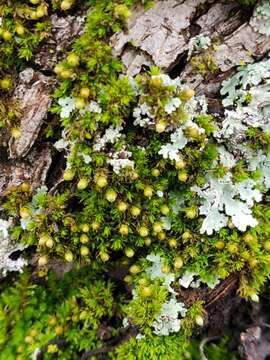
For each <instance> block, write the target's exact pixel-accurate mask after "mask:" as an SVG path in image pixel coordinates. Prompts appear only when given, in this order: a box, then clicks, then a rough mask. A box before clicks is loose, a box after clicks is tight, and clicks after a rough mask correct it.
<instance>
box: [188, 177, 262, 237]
mask: <svg viewBox="0 0 270 360" xmlns="http://www.w3.org/2000/svg"><path fill="white" fill-rule="evenodd" d="M256 185H257V184H256V182H255V181H254V180H251V179H248V180H245V181H242V182H240V183H235V184H234V183H233V182H232V176H231V174H230V173H228V174H226V175H225V176H224V177H223V178H221V179H218V178H214V177H213V176H211V175H209V176H208V181H207V183H206V184H205V185H204V186H203V187H202V188H199V187H198V186H193V188H192V190H193V191H195V192H196V193H197V194H198V195H199V196H200V198H201V206H200V207H199V213H200V214H201V215H205V216H206V217H205V219H204V221H203V224H202V227H201V229H200V232H201V234H203V233H206V234H208V235H212V234H213V232H214V231H219V230H220V229H221V228H222V227H224V226H226V224H227V221H228V220H229V217H230V218H231V220H232V222H233V224H234V225H235V227H236V228H237V229H239V230H240V231H246V229H247V227H248V226H250V227H254V226H256V225H257V224H258V221H257V220H256V219H255V218H254V217H253V215H252V206H253V205H254V203H255V202H260V201H261V200H262V194H261V192H260V191H259V190H258V189H256Z"/></svg>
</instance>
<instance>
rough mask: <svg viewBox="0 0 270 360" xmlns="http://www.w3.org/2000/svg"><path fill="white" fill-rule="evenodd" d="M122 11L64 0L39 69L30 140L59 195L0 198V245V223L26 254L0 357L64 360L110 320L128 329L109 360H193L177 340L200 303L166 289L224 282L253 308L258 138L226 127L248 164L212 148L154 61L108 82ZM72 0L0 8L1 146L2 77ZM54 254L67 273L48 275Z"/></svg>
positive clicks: (3, 123)
mask: <svg viewBox="0 0 270 360" xmlns="http://www.w3.org/2000/svg"><path fill="white" fill-rule="evenodd" d="M134 3H135V1H132V0H124V1H120V0H119V1H112V0H100V1H95V0H87V1H83V2H82V4H81V3H80V6H82V7H85V9H88V8H89V9H90V10H91V11H89V13H88V15H87V20H86V25H85V31H84V33H83V34H82V35H81V36H80V37H78V38H77V39H76V40H75V41H74V43H73V44H72V45H71V46H70V48H69V49H68V50H67V51H66V53H65V54H64V58H63V60H62V61H61V62H60V63H59V64H57V65H56V66H55V68H54V73H55V76H57V79H58V81H59V83H58V87H57V89H56V91H55V94H54V103H53V105H52V107H51V109H50V116H51V118H53V119H54V121H53V122H51V123H49V124H48V126H47V127H46V128H45V129H44V134H43V135H44V136H46V139H47V141H48V142H51V143H55V141H56V140H57V141H56V143H55V144H54V145H55V149H54V151H55V154H56V153H57V151H64V154H65V156H66V168H65V169H63V174H62V175H63V176H62V180H63V181H62V183H61V186H59V188H57V191H55V192H54V193H48V191H47V189H46V188H45V187H41V188H39V189H38V190H37V191H33V190H32V189H31V186H30V184H27V183H25V182H24V183H22V184H20V185H18V186H17V187H13V188H9V189H8V190H7V191H6V193H5V194H4V197H3V198H2V199H1V206H2V207H3V210H4V211H3V215H2V213H1V217H2V216H3V219H1V220H4V221H6V222H7V221H8V220H9V219H12V225H10V227H9V228H8V229H6V228H5V227H4V225H2V223H0V225H1V227H0V240H1V239H2V238H1V236H2V237H3V238H4V237H5V232H6V231H7V230H8V232H9V236H10V238H11V239H12V240H14V241H16V242H18V243H21V244H23V245H25V246H29V252H28V255H25V256H26V257H27V256H28V257H29V258H30V257H31V256H32V255H33V252H34V253H35V259H34V260H33V265H34V266H35V271H34V272H33V273H31V271H32V270H33V269H32V267H31V266H29V268H28V269H26V268H25V269H24V272H23V273H22V274H21V275H18V276H15V275H14V276H11V275H10V274H9V275H8V277H7V278H6V280H5V281H3V283H1V285H0V289H1V295H0V360H2V359H3V360H4V359H5V360H13V359H16V360H28V359H31V356H32V354H33V353H34V352H35V351H36V352H38V351H39V350H38V349H41V351H42V352H43V353H44V358H45V359H53V358H55V357H56V358H58V359H63V360H68V359H76V358H79V357H80V356H82V355H83V354H84V353H85V352H86V351H89V350H93V349H98V348H102V346H104V343H105V344H106V336H108V339H114V340H115V339H118V337H120V336H121V331H122V330H123V327H124V325H123V323H124V324H125V323H126V325H127V326H131V327H132V326H134V327H136V329H137V333H136V334H135V335H138V336H137V337H135V336H133V337H131V338H130V339H128V341H126V342H124V343H122V344H120V346H119V347H116V348H115V347H114V346H111V347H110V348H109V350H108V351H107V352H110V357H111V358H112V359H119V360H121V359H128V360H133V359H139V360H144V359H150V360H155V359H162V360H166V359H168V360H169V359H176V360H177V359H179V360H180V359H197V358H199V357H198V356H199V355H198V352H197V351H195V350H194V349H195V348H197V346H198V344H197V343H190V341H189V339H190V337H191V335H192V334H193V331H194V329H196V327H199V326H202V325H203V324H204V310H203V306H204V304H203V302H202V301H200V300H196V301H194V302H193V304H191V305H189V306H187V305H186V304H184V303H182V302H181V301H182V300H183V299H182V298H180V296H179V294H177V290H179V286H180V285H181V286H183V287H186V288H188V287H189V286H190V284H192V285H194V287H199V286H200V285H201V284H204V286H206V285H207V286H208V287H210V288H213V287H215V285H216V284H217V283H218V282H219V281H220V280H222V279H225V278H226V277H227V276H229V275H230V274H231V273H239V278H240V281H239V294H240V295H241V296H242V297H244V298H247V299H251V300H253V301H258V294H259V291H260V289H261V288H262V285H263V284H264V283H265V281H266V279H267V278H268V276H269V274H270V253H269V251H270V242H269V237H270V210H269V204H270V198H269V195H268V194H267V191H268V189H269V187H270V185H269V182H268V180H269V179H268V178H269V175H267V174H268V171H269V161H268V160H269V150H270V148H269V144H270V141H269V132H268V130H267V131H266V130H265V129H264V128H263V126H258V127H252V126H248V125H246V123H245V125H243V124H240V125H241V126H242V127H241V131H242V130H243V129H244V131H243V137H245V143H244V146H245V150H246V151H247V150H248V151H250V152H252V151H254V152H255V155H256V156H260V158H261V159H264V160H263V161H264V162H263V163H262V164H261V167H260V168H257V167H256V166H255V168H253V167H251V164H250V163H251V161H250V159H249V158H245V157H243V158H240V159H237V161H236V160H235V159H234V156H233V159H232V154H230V153H229V152H228V151H227V150H226V149H225V148H224V147H222V145H220V142H221V140H220V138H219V137H218V135H217V133H218V132H219V131H222V129H221V124H220V122H219V121H218V119H215V117H214V116H212V115H211V114H208V113H207V109H206V108H205V105H206V104H205V100H204V99H203V98H201V97H198V96H197V95H196V94H195V92H194V91H193V90H192V89H190V88H188V87H185V86H184V85H183V84H181V83H180V81H179V79H171V78H170V77H169V76H168V75H165V74H162V73H161V71H160V69H158V68H157V67H151V68H150V69H149V70H148V71H145V72H144V73H142V74H140V75H138V76H136V77H135V78H130V77H128V76H124V75H123V65H122V64H121V62H120V60H119V59H116V58H114V57H113V56H112V54H111V48H110V45H109V39H110V36H111V35H112V34H113V33H115V32H118V31H120V30H121V29H123V28H125V26H126V22H127V20H128V18H129V17H130V16H131V12H132V5H134ZM142 3H144V2H143V1H142ZM249 3H250V2H249ZM245 4H246V5H248V3H247V2H245ZM78 5H79V4H78V2H77V3H76V2H75V1H72V0H63V1H53V2H52V4H49V2H45V1H43V0H30V1H29V2H28V3H27V4H25V2H22V1H16V2H11V1H7V2H5V3H4V4H2V5H1V7H0V13H1V17H3V21H2V25H1V28H0V35H1V42H0V59H1V63H0V69H1V70H0V71H1V82H0V87H1V93H0V95H1V98H2V99H3V100H1V101H2V103H0V127H3V128H4V129H9V130H10V129H11V130H12V131H11V133H12V136H13V137H15V138H16V136H18V137H19V132H20V129H19V122H18V119H19V117H20V112H19V110H18V109H17V104H11V103H10V100H9V95H10V94H11V90H12V88H13V83H14V82H15V79H12V77H13V76H14V74H15V73H16V74H17V73H18V72H19V71H21V70H22V69H24V68H25V67H26V66H27V65H29V63H30V60H31V58H32V56H33V54H34V51H35V50H36V49H37V47H38V46H39V45H40V44H41V42H42V40H43V39H45V38H46V37H47V36H48V35H49V33H50V20H49V19H50V18H49V14H52V13H63V12H66V11H70V10H72V9H76V6H78ZM145 5H147V6H150V5H151V4H150V3H149V2H147V4H145ZM211 51H212V50H211ZM213 51H214V48H213ZM192 63H193V66H194V71H198V72H200V73H201V74H203V75H207V74H209V73H211V74H214V73H216V72H217V71H218V69H217V66H216V65H215V63H214V61H213V58H212V55H211V54H209V53H207V52H205V54H203V55H197V56H194V57H193V58H192ZM14 77H15V76H14ZM232 92H233V91H232ZM225 94H226V93H225ZM51 118H50V117H49V122H50V119H51ZM55 119H57V120H58V123H56V121H55ZM240 125H239V128H240ZM15 130H16V131H17V132H16V131H15ZM224 134H225V131H224ZM224 134H222V135H224ZM225 135H226V134H225ZM61 136H62V138H61ZM225 139H227V138H226V137H225ZM225 143H226V140H225ZM248 151H247V152H248ZM253 155H254V153H252V156H253ZM252 159H253V158H252ZM234 160H235V161H234ZM213 184H214V185H213ZM212 187H214V189H218V190H217V192H215V193H214V195H213V192H211V189H212ZM218 201H219V203H218ZM207 211H208V212H207ZM239 214H240V215H241V214H243V217H241V216H239ZM237 215H238V217H237ZM3 224H4V222H3ZM2 227H3V228H2ZM30 253H31V254H30ZM149 256H150V257H149ZM55 261H60V262H63V263H71V264H72V265H73V270H72V271H69V272H68V273H67V274H65V276H64V277H63V278H59V279H57V278H56V276H55V274H54V272H53V271H52V270H50V269H51V267H53V264H54V262H55ZM61 266H63V264H62V265H61ZM119 269H120V270H121V271H120V272H121V276H119V275H115V272H117V270H119ZM189 277H190V280H189V279H188V280H187V278H189ZM179 281H180V285H179ZM186 283H187V285H186ZM205 284H206V285H205ZM183 301H184V300H183ZM171 304H173V306H171V307H172V308H173V309H171V308H170V305H171ZM176 307H177V309H178V310H177V311H176V314H175V313H173V310H175V308H176ZM166 311H167V313H166ZM162 331H163V333H162ZM103 332H104V334H103ZM106 332H109V334H107V333H106ZM163 334H165V335H164V336H163ZM161 335H162V336H161ZM55 340H56V341H55ZM226 341H227V340H226V339H225V340H224V341H221V343H220V344H219V345H213V344H212V345H208V346H207V347H206V352H208V353H209V359H211V358H213V359H226V358H227V357H228V353H227V350H226V344H227V343H226ZM116 343H117V342H116ZM117 345H118V343H117ZM210 356H212V357H210ZM230 358H233V355H231V357H230ZM93 359H94V357H93Z"/></svg>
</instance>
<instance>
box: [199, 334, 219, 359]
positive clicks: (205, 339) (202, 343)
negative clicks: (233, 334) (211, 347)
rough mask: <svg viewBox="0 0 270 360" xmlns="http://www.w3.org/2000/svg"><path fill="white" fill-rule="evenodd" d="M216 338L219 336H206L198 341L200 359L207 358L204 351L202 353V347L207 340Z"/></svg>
mask: <svg viewBox="0 0 270 360" xmlns="http://www.w3.org/2000/svg"><path fill="white" fill-rule="evenodd" d="M216 339H219V336H211V337H207V338H204V339H203V340H202V341H201V342H200V346H199V350H200V358H201V360H208V359H207V357H206V356H205V353H204V347H205V345H206V344H207V343H208V342H209V341H213V340H216Z"/></svg>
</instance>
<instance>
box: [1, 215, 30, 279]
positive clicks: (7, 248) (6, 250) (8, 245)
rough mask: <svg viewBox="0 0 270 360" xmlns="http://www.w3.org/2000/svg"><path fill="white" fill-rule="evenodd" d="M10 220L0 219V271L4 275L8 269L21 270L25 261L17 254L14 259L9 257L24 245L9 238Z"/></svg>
mask: <svg viewBox="0 0 270 360" xmlns="http://www.w3.org/2000/svg"><path fill="white" fill-rule="evenodd" d="M11 225H12V223H11V221H7V220H4V219H0V273H1V274H2V275H3V276H6V274H7V272H8V271H19V272H22V270H23V267H24V266H25V265H26V264H27V261H26V260H25V259H23V258H22V257H21V256H19V257H18V258H17V259H16V260H13V259H12V258H11V255H12V253H14V252H16V251H21V250H23V249H24V248H25V247H24V246H23V245H22V244H18V243H16V242H14V241H12V240H11V238H10V235H9V228H10V227H11Z"/></svg>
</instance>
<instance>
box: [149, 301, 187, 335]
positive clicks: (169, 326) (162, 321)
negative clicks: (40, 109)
mask: <svg viewBox="0 0 270 360" xmlns="http://www.w3.org/2000/svg"><path fill="white" fill-rule="evenodd" d="M186 313H187V309H186V307H185V304H184V303H182V302H177V300H176V299H175V297H172V298H171V299H170V300H169V301H167V302H166V303H165V304H163V306H162V310H161V312H160V314H159V316H158V317H157V319H156V321H155V322H154V323H153V328H154V333H155V334H156V335H159V336H168V335H170V333H174V332H178V331H179V330H180V327H181V319H179V317H180V316H181V317H182V318H183V317H185V316H186Z"/></svg>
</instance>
